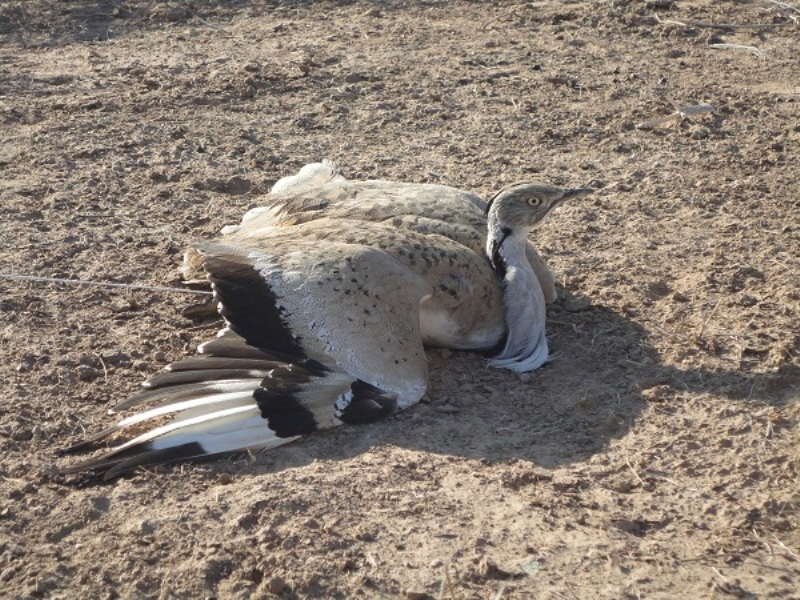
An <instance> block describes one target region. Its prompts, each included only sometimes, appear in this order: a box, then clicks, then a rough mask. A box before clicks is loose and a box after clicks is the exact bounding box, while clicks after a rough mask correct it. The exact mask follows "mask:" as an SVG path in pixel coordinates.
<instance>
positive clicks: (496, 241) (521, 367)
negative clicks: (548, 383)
mask: <svg viewBox="0 0 800 600" xmlns="http://www.w3.org/2000/svg"><path fill="white" fill-rule="evenodd" d="M527 243H528V230H527V229H524V228H521V229H512V228H511V227H508V226H506V225H504V224H503V223H500V222H499V221H498V220H497V219H496V218H495V217H494V215H492V214H490V215H489V223H488V235H487V238H486V255H487V256H488V258H489V261H490V262H491V263H492V267H493V268H494V270H495V272H496V273H497V274H498V275H499V276H500V278H501V279H502V280H503V307H504V309H505V311H504V312H505V321H506V339H505V343H504V344H503V346H502V347H501V348H500V351H499V353H498V354H496V355H494V356H492V357H490V358H489V363H490V364H491V365H492V366H495V367H503V368H506V369H511V370H513V371H519V372H524V371H531V370H533V369H535V368H537V367H539V366H541V365H542V364H544V362H545V361H546V360H547V353H548V349H547V338H546V337H545V318H546V308H545V300H544V293H543V292H542V288H541V285H540V284H539V280H538V279H537V278H536V274H535V273H534V272H533V269H532V268H531V264H530V262H528V258H527V256H526V247H527Z"/></svg>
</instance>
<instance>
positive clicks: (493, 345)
mask: <svg viewBox="0 0 800 600" xmlns="http://www.w3.org/2000/svg"><path fill="white" fill-rule="evenodd" d="M590 191H591V190H589V189H583V188H581V189H566V190H565V189H559V188H555V187H551V186H548V185H543V184H539V183H533V182H523V183H517V184H514V185H511V186H508V187H506V188H504V189H503V190H501V191H500V192H499V193H497V194H496V195H495V196H494V197H493V198H492V199H491V200H490V201H489V202H488V203H484V202H483V201H482V200H481V199H480V198H478V197H477V196H475V195H473V194H470V193H468V192H464V191H461V190H457V189H455V188H449V187H444V186H438V185H419V184H403V183H397V182H388V181H362V182H358V181H347V180H346V179H344V177H342V176H341V174H340V173H339V172H338V170H337V169H336V168H335V167H333V166H332V165H331V164H330V163H328V162H324V163H314V164H311V165H307V166H306V167H304V168H303V169H302V170H301V171H300V173H299V174H298V175H296V176H293V177H287V178H284V179H282V180H280V181H279V182H278V183H277V184H276V185H275V187H274V188H273V190H272V193H270V194H269V195H268V196H267V197H266V202H265V205H264V206H263V207H260V208H257V209H253V210H251V211H250V212H248V213H247V214H246V215H245V216H244V218H243V220H242V222H241V223H240V224H239V225H238V226H229V227H226V228H225V229H223V233H222V236H221V237H220V238H219V239H218V240H216V241H212V242H202V243H198V244H197V245H195V246H194V248H193V249H191V250H190V251H189V252H187V254H186V256H185V264H184V275H185V277H186V279H198V278H199V277H200V276H202V277H203V278H204V279H206V280H207V281H208V282H210V284H211V287H212V290H213V292H214V299H215V301H216V303H217V308H218V311H219V314H220V315H221V316H222V318H223V319H224V322H225V326H224V328H223V329H222V331H220V333H219V334H218V336H217V337H216V338H215V339H213V340H211V341H208V342H206V343H204V344H202V345H200V346H199V348H198V350H197V356H193V357H189V358H185V359H183V360H180V361H178V362H176V363H173V364H171V365H169V366H168V367H167V368H166V371H165V372H164V373H161V374H159V375H156V376H155V377H153V378H151V379H150V380H149V381H147V382H145V384H144V387H145V388H146V390H145V391H144V392H141V393H140V394H137V395H135V396H133V397H132V398H129V399H128V400H127V401H125V402H122V403H121V404H119V405H117V406H116V407H115V409H114V412H115V411H120V410H124V409H129V408H131V407H134V406H139V405H145V404H146V405H148V406H149V408H148V409H146V410H143V411H142V412H139V413H136V414H134V415H132V416H130V417H127V418H125V419H123V420H121V421H119V422H118V423H117V424H116V425H114V426H112V427H110V428H108V429H105V430H103V431H101V432H99V433H98V434H96V435H93V436H91V437H89V438H88V439H85V440H83V441H81V442H80V443H78V444H75V445H74V446H72V447H71V448H69V449H68V451H77V450H84V449H88V448H94V447H96V446H97V445H98V444H99V442H101V441H102V440H104V439H106V438H109V437H112V436H114V437H118V436H119V435H121V434H122V435H124V434H125V433H128V432H130V431H135V432H136V433H135V434H133V436H132V439H129V440H128V441H124V442H122V443H120V444H119V445H117V446H116V447H113V448H111V449H107V450H105V451H104V452H102V453H101V454H100V455H99V456H97V457H95V458H92V459H90V460H87V461H84V462H82V463H80V464H78V465H76V466H73V467H69V468H67V469H66V471H67V472H81V471H92V472H96V473H99V474H102V475H103V476H104V478H106V479H108V478H112V477H115V476H117V475H119V474H121V473H124V472H126V471H130V470H132V469H134V468H136V467H138V466H141V465H153V464H160V463H166V462H172V461H177V460H184V459H198V458H203V457H207V456H210V455H215V454H221V453H230V452H235V451H241V450H258V449H264V448H271V447H275V446H278V445H281V444H285V443H287V442H291V441H293V440H296V439H297V438H299V437H301V436H303V435H305V434H309V433H312V432H314V431H318V430H321V429H325V428H329V427H333V426H336V425H339V424H342V423H346V424H361V423H370V422H374V421H377V420H379V419H381V418H383V417H385V416H387V415H389V414H392V413H394V412H395V411H398V410H403V409H405V408H408V407H409V406H412V405H414V404H416V403H417V402H419V400H420V398H422V396H423V394H424V393H425V390H426V387H427V378H428V372H427V362H426V357H425V352H424V348H423V346H424V345H434V346H442V347H446V348H453V349H459V350H473V351H479V352H482V353H483V354H484V355H485V356H486V358H487V360H488V363H489V365H491V366H493V367H501V368H506V369H510V370H513V371H517V372H524V371H530V370H533V369H536V368H537V367H539V366H541V365H542V364H544V362H545V361H546V360H547V357H548V347H547V339H546V337H545V316H546V314H545V313H546V309H545V303H546V300H552V299H554V298H555V288H554V286H553V281H554V278H553V275H552V273H551V272H550V271H549V269H548V268H547V266H546V265H545V263H544V261H542V259H541V258H540V257H539V255H538V254H537V253H536V252H535V250H534V249H533V247H532V246H531V244H530V242H529V241H528V238H527V236H528V234H529V232H530V231H531V230H532V229H533V228H534V227H536V226H537V225H538V224H539V223H541V221H542V220H543V219H544V218H545V216H546V215H547V214H549V213H550V211H551V210H552V209H553V208H555V207H556V206H558V205H559V204H560V203H561V202H563V201H565V200H567V199H572V198H577V197H580V196H584V195H586V194H588V193H590ZM143 428H144V432H143V433H140V432H141V431H142V430H143Z"/></svg>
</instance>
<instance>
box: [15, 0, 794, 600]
mask: <svg viewBox="0 0 800 600" xmlns="http://www.w3.org/2000/svg"><path fill="white" fill-rule="evenodd" d="M798 16H800V12H798V10H797V9H793V8H791V7H788V6H785V5H783V6H781V5H780V4H779V3H777V2H763V3H759V2H756V3H751V2H733V1H728V2H716V1H711V0H709V1H701V0H697V1H685V2H683V1H681V2H669V1H666V2H665V1H651V2H633V1H625V0H622V1H615V2H599V1H598V2H590V1H584V2H575V1H573V2H556V1H551V2H528V3H519V2H496V3H488V2H486V3H482V2H467V1H464V0H454V1H451V2H444V1H441V2H436V1H432V0H431V1H418V2H416V1H410V0H408V1H400V0H396V1H391V0H390V1H386V2H380V3H378V2H366V1H346V0H340V1H337V2H333V1H329V2H325V1H319V2H309V1H306V2H303V1H300V0H297V1H290V0H274V1H268V0H267V1H265V0H239V1H226V2H223V1H221V0H216V1H215V0H194V1H193V2H178V1H175V0H170V1H155V0H152V1H144V0H143V1H135V2H124V3H121V2H111V1H110V0H97V1H94V2H85V1H78V0H64V1H56V0H24V1H22V0H5V1H3V2H2V3H0V215H2V224H1V225H0V227H1V229H0V231H1V232H2V233H1V234H0V271H2V272H5V273H9V272H10V273H24V274H33V275H44V276H56V277H67V278H81V279H90V280H102V281H116V282H125V283H137V284H151V285H161V286H179V285H180V279H179V276H178V271H177V268H178V265H179V262H180V256H181V251H182V249H183V248H184V247H185V246H186V245H187V244H188V243H189V242H190V241H191V240H194V239H207V238H209V237H211V236H213V235H214V234H215V233H216V232H217V231H218V230H219V229H220V228H221V227H222V226H224V225H225V224H228V223H232V222H236V221H238V219H239V217H240V216H241V215H242V214H243V213H244V212H245V211H246V210H247V209H249V208H251V207H253V206H257V205H258V204H259V198H260V196H261V194H263V193H265V192H266V191H268V190H269V188H270V186H271V184H272V182H274V181H275V180H276V179H277V178H278V177H280V176H283V175H287V174H291V173H293V172H294V171H296V170H297V169H298V168H299V167H300V166H302V165H303V164H305V163H307V162H313V161H316V160H319V159H321V158H325V157H327V158H330V159H332V160H334V161H336V162H337V163H338V164H339V165H340V166H342V167H343V169H344V171H345V174H346V175H347V176H348V177H350V178H354V179H358V178H383V179H398V180H405V181H416V182H433V183H444V184H451V185H456V186H458V187H462V188H466V189H471V190H475V191H477V192H478V193H480V194H482V195H484V196H488V195H489V194H491V193H492V192H493V191H494V190H496V189H497V188H498V187H500V186H501V185H504V184H507V183H511V182H512V181H515V180H519V179H540V180H543V181H547V182H552V183H555V184H561V185H569V186H576V185H587V184H588V185H591V186H593V187H595V188H596V189H597V192H596V193H595V194H594V195H593V196H591V197H589V198H587V199H585V200H583V201H581V202H578V203H575V204H572V205H569V206H563V207H562V208H560V209H559V210H558V211H557V212H556V214H555V215H553V217H551V219H550V221H549V222H548V223H547V224H546V225H545V227H544V228H543V229H542V230H541V231H540V232H539V233H538V234H537V236H538V239H537V240H536V241H537V244H538V246H539V248H540V249H541V251H542V253H543V254H544V255H545V256H547V257H548V259H549V260H550V262H551V265H552V266H553V267H554V268H555V270H556V271H557V273H558V274H559V283H560V285H561V288H560V293H561V295H562V299H561V300H559V301H558V302H557V303H556V304H555V305H554V306H552V307H551V310H550V314H549V326H548V329H549V336H550V341H551V347H552V348H553V349H554V350H555V351H556V356H555V358H554V360H553V361H552V363H551V364H550V365H548V366H546V367H545V368H543V369H541V370H539V371H536V372H534V373H531V374H529V375H523V376H518V375H515V374H512V373H509V372H501V371H497V370H491V369H489V368H487V367H486V366H485V364H484V362H483V360H482V359H481V358H480V357H478V356H475V355H471V354H459V353H451V352H446V351H441V350H431V351H430V352H429V356H430V360H431V363H432V365H433V368H432V381H431V386H430V390H429V392H428V394H427V396H426V398H425V399H424V400H423V403H422V404H421V405H419V406H418V407H416V408H414V409H412V410H409V411H407V412H405V413H402V414H400V415H398V416H397V417H396V418H392V419H390V420H389V421H388V422H385V423H382V424H378V425H373V426H365V427H343V428H340V429H338V430H335V431H331V432H329V433H324V434H320V435H317V436H314V437H313V438H310V439H307V440H305V441H302V442H300V443H296V444H293V445H289V446H285V447H282V448H279V449H277V450H275V451H271V452H269V453H264V454H261V455H256V456H237V457H233V458H231V459H223V460H219V461H216V462H208V463H204V464H200V465H197V464H193V465H179V466H170V467H162V468H157V469H153V470H150V471H141V472H139V473H138V474H136V475H135V476H132V477H129V478H126V479H121V480H117V481H114V482H111V483H108V484H103V483H97V482H92V481H88V480H86V479H85V478H82V477H76V476H69V477H67V476H63V475H60V474H59V473H58V471H57V469H58V468H59V467H61V466H65V465H69V464H72V463H73V462H74V461H75V460H76V459H74V458H72V457H59V456H58V455H57V449H58V448H60V447H63V446H65V445H67V444H68V443H70V442H75V441H77V440H78V439H79V438H80V437H81V436H82V434H83V433H84V432H94V431H97V430H99V429H101V428H103V427H105V426H107V425H108V424H110V422H111V420H112V418H111V417H109V416H107V415H106V414H105V412H106V408H107V407H108V406H110V405H111V404H113V403H115V402H117V401H119V400H121V399H123V398H124V397H126V396H127V395H128V394H130V393H132V392H134V391H136V389H137V386H138V383H139V382H140V381H141V380H143V379H144V378H145V377H146V375H148V374H152V373H154V372H156V371H158V369H160V368H161V367H163V366H164V364H166V363H167V362H168V361H170V360H174V359H177V358H180V357H181V356H184V355H186V354H187V353H190V352H192V351H193V350H194V348H195V347H196V346H197V345H198V344H199V343H201V342H202V341H204V340H205V339H208V338H209V337H210V336H211V335H213V329H209V328H206V327H204V326H203V324H202V323H197V322H193V321H191V320H189V319H187V318H185V317H183V316H181V313H180V309H181V307H182V306H183V305H185V304H187V303H188V302H190V301H191V300H192V298H191V297H189V296H184V295H179V294H171V293H156V292H144V291H126V290H114V289H102V288H89V287H72V286H61V285H53V284H34V283H27V282H17V281H9V280H0V336H2V337H1V338H0V339H1V340H2V348H0V390H2V399H1V400H0V452H2V459H1V462H0V596H1V597H4V598H69V599H73V598H164V599H166V598H204V597H209V598H211V597H214V598H220V599H222V598H248V597H252V598H263V597H271V596H273V595H274V596H278V597H282V598H408V599H417V600H419V599H424V598H442V599H462V598H480V599H499V598H670V597H675V596H682V597H685V598H800V591H798V590H800V533H798V531H799V530H798V525H799V524H800V515H799V514H798V508H799V507H800V488H799V487H798V486H799V484H800V476H799V471H800V464H799V463H800V439H799V436H798V417H800V287H799V286H798V281H800V219H798V210H799V209H800V166H798V165H800V155H799V154H800V153H798V145H799V144H800V119H798V115H800V27H798V24H797V19H798ZM720 23H723V24H724V23H727V24H740V25H741V24H744V25H753V24H764V25H766V26H764V27H752V26H749V27H738V28H731V27H728V28H714V27H711V26H710V24H720ZM718 44H738V45H743V46H749V47H751V48H750V49H748V48H742V47H736V46H721V47H714V45H718ZM672 102H674V103H675V104H677V105H678V106H687V105H698V104H706V103H707V104H711V105H713V106H714V108H715V112H714V113H698V114H694V115H690V116H689V117H687V118H685V119H683V120H681V121H679V120H677V119H676V120H675V121H671V122H667V123H664V124H663V125H666V126H660V127H658V126H657V127H655V128H649V129H648V128H641V127H637V125H640V124H642V123H645V122H647V121H649V120H652V119H656V118H658V117H662V116H666V115H669V114H670V113H672V112H673V111H674V110H675V108H674V106H673V104H672Z"/></svg>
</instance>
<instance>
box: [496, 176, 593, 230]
mask: <svg viewBox="0 0 800 600" xmlns="http://www.w3.org/2000/svg"><path fill="white" fill-rule="evenodd" d="M591 193H592V190H590V189H589V188H575V189H566V190H565V189H561V188H557V187H553V186H551V185H545V184H543V183H536V182H533V181H523V182H520V183H514V184H512V185H509V186H507V187H505V188H503V189H502V190H500V191H499V192H498V193H497V194H495V195H494V197H493V198H492V199H491V200H489V204H488V205H487V206H486V215H487V216H488V217H489V218H490V220H492V219H493V220H494V221H495V223H496V224H497V225H499V226H500V227H502V228H507V229H511V230H518V229H526V230H530V229H533V228H534V227H536V226H537V225H538V224H539V223H541V222H542V221H543V220H544V218H545V217H546V216H547V215H548V213H549V212H550V211H551V210H553V209H554V208H555V207H556V206H558V205H559V204H561V203H562V202H563V201H564V200H568V199H570V198H579V197H581V196H586V195H587V194H591Z"/></svg>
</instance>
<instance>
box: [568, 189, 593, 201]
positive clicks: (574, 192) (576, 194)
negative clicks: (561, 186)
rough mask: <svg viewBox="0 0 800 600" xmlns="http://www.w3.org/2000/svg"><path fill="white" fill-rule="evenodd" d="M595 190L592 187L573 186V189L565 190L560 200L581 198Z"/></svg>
mask: <svg viewBox="0 0 800 600" xmlns="http://www.w3.org/2000/svg"><path fill="white" fill-rule="evenodd" d="M593 191H594V190H593V189H591V188H573V189H571V190H564V195H563V196H561V200H560V202H563V201H564V200H569V199H571V198H580V197H581V196H588V195H589V194H591V193H592V192H593Z"/></svg>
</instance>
